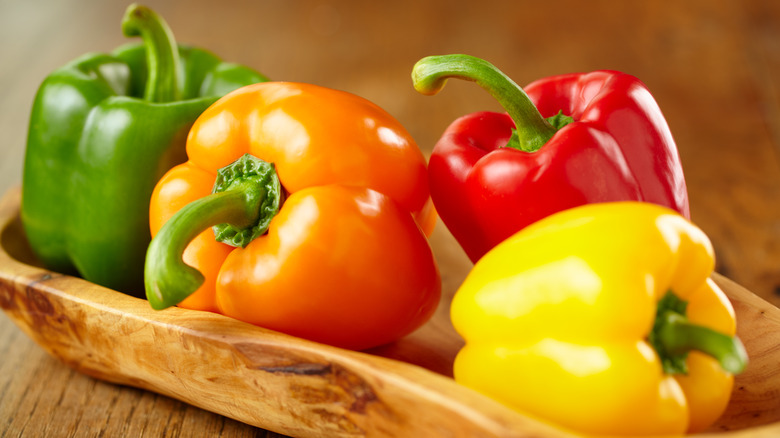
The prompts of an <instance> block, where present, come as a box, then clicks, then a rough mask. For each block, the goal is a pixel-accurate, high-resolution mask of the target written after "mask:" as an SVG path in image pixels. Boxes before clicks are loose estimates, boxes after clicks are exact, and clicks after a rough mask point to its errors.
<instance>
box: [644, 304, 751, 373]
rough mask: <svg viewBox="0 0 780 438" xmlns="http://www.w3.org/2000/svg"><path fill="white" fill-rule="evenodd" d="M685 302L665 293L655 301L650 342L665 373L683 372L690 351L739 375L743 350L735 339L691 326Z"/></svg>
mask: <svg viewBox="0 0 780 438" xmlns="http://www.w3.org/2000/svg"><path fill="white" fill-rule="evenodd" d="M686 304H687V303H686V302H685V301H682V300H680V299H679V298H678V297H677V296H676V295H674V293H672V292H668V293H667V294H666V296H665V297H664V298H663V299H661V301H659V304H658V313H657V314H656V321H655V325H654V327H653V330H652V332H651V334H650V343H651V344H652V345H653V348H655V350H656V352H657V353H658V355H659V356H660V357H661V361H662V363H663V366H664V372H666V373H667V374H675V373H683V374H684V373H687V365H686V363H685V359H686V358H687V355H688V352H690V351H691V350H696V351H700V352H702V353H705V354H707V355H709V356H712V357H713V358H715V359H716V360H717V361H718V363H719V364H720V366H721V367H722V368H723V370H725V371H727V372H729V373H732V374H739V373H741V372H742V371H743V370H744V369H745V367H746V366H747V362H748V358H747V353H746V352H745V347H744V346H743V345H742V342H740V340H739V338H737V337H736V336H728V335H725V334H723V333H720V332H717V331H715V330H712V329H710V328H707V327H703V326H700V325H697V324H693V323H691V322H690V321H689V320H688V318H686V316H685V307H686Z"/></svg>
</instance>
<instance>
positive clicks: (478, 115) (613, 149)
mask: <svg viewBox="0 0 780 438" xmlns="http://www.w3.org/2000/svg"><path fill="white" fill-rule="evenodd" d="M449 79H460V80H467V81H472V82H475V83H476V84H477V85H479V86H480V87H482V88H484V89H485V90H486V91H487V92H489V93H490V94H491V95H492V96H493V97H494V98H495V99H496V100H497V101H498V102H499V103H500V104H501V106H502V107H503V108H504V109H505V110H506V112H505V113H498V112H492V111H479V112H475V113H472V114H467V115H464V116H462V117H460V118H458V119H457V120H455V121H453V122H452V124H451V125H450V126H449V127H448V128H447V129H446V130H445V131H444V133H443V134H442V136H441V138H440V139H439V140H438V141H437V142H436V145H435V146H434V148H433V152H432V154H431V157H430V160H429V164H428V166H429V172H428V175H429V182H430V189H431V198H432V199H433V203H434V205H435V207H436V210H437V211H438V212H439V215H440V216H441V219H442V221H443V222H444V224H445V225H446V226H447V228H448V229H449V230H450V232H451V233H452V235H453V236H454V237H455V239H456V240H457V241H458V243H459V244H460V245H461V247H462V248H463V250H464V251H465V252H466V254H467V255H468V257H469V258H470V259H471V261H472V262H476V261H477V260H479V259H480V258H481V257H482V256H483V255H484V254H485V253H486V252H488V251H489V250H490V249H491V248H493V247H494V246H496V245H497V244H499V243H500V242H502V241H503V240H504V239H506V238H508V237H509V236H511V235H512V234H514V233H516V232H517V231H519V230H521V229H523V228H524V227H526V226H528V225H530V224H532V223H534V222H536V221H538V220H540V219H542V218H544V217H546V216H549V215H551V214H553V213H556V212H558V211H561V210H566V209H568V208H573V207H576V206H579V205H583V204H587V203H594V202H614V201H644V202H651V203H654V204H658V205H661V206H665V207H669V208H671V209H673V210H676V211H677V212H679V213H680V214H682V215H683V216H686V217H688V216H689V213H688V194H687V188H686V185H685V179H684V177H683V169H682V165H681V163H680V158H679V155H678V153H677V147H676V145H675V143H674V139H673V138H672V135H671V132H670V130H669V127H668V125H667V123H666V121H665V120H664V117H663V115H662V114H661V110H660V108H659V107H658V104H657V103H656V102H655V100H654V99H653V96H652V95H651V94H650V92H649V91H648V89H647V87H646V86H645V85H644V84H643V83H642V82H641V81H640V80H639V79H637V78H635V77H633V76H631V75H628V74H625V73H621V72H616V71H607V70H600V71H594V72H589V73H576V74H564V75H557V76H551V77H547V78H543V79H539V80H536V81H534V82H532V83H531V84H529V85H528V86H526V87H525V88H521V87H520V86H519V85H517V84H516V83H515V82H514V81H513V80H512V79H511V78H509V77H508V76H507V75H506V74H504V73H503V72H502V71H500V70H499V69H498V68H496V67H495V66H494V65H492V64H491V63H489V62H487V61H485V60H483V59H480V58H476V57H473V56H469V55H461V54H452V55H442V56H429V57H425V58H423V59H421V60H419V61H418V62H417V63H416V64H415V66H414V68H413V70H412V82H413V85H414V88H415V89H416V90H417V91H419V92H420V93H422V94H425V95H434V94H436V93H438V92H440V91H441V90H442V88H443V87H444V86H445V84H446V82H447V81H448V80H449Z"/></svg>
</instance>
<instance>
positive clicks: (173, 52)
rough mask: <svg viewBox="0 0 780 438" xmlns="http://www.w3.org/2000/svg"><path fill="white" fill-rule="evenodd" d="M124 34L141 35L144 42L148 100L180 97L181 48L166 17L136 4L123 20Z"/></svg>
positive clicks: (146, 97)
mask: <svg viewBox="0 0 780 438" xmlns="http://www.w3.org/2000/svg"><path fill="white" fill-rule="evenodd" d="M122 33H123V34H124V35H125V36H127V37H136V36H140V37H141V38H142V39H143V42H144V48H145V49H146V60H147V61H146V63H147V65H148V69H149V77H148V78H147V81H146V88H145V90H144V100H146V101H149V102H157V103H165V102H174V101H177V100H179V99H180V98H181V96H180V92H179V86H178V81H179V77H180V76H181V71H180V70H181V65H180V63H179V50H178V47H177V45H176V40H175V38H174V36H173V32H172V31H171V28H170V27H168V24H167V23H166V22H165V20H163V18H162V17H161V16H159V15H157V13H156V12H154V11H153V10H151V9H149V8H147V7H145V6H140V5H137V4H132V5H130V6H128V8H127V10H126V11H125V16H124V18H123V19H122Z"/></svg>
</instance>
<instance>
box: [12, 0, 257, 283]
mask: <svg viewBox="0 0 780 438" xmlns="http://www.w3.org/2000/svg"><path fill="white" fill-rule="evenodd" d="M122 30H123V32H124V34H125V35H126V36H128V37H130V36H140V37H141V38H142V41H143V43H142V44H136V43H131V44H128V45H125V46H122V47H120V48H118V49H117V50H116V51H114V52H113V53H111V54H105V53H97V54H86V55H83V56H82V57H79V58H78V59H75V60H74V61H72V62H70V63H68V64H67V65H65V66H63V67H61V68H59V69H58V70H56V71H54V72H53V73H52V74H51V75H49V76H48V77H47V78H46V79H45V80H44V81H43V83H42V84H41V86H40V87H39V89H38V92H37V95H36V97H35V101H34V103H33V108H32V114H31V118H30V126H29V134H28V138H27V149H26V156H25V161H24V171H23V181H22V198H23V201H22V208H21V217H22V222H23V224H24V228H25V231H26V234H27V238H28V239H29V242H30V245H31V247H32V249H33V251H34V253H35V254H36V255H37V257H38V259H40V261H41V262H42V263H43V264H44V265H45V266H46V267H48V268H49V269H52V270H55V271H58V272H63V273H70V274H80V275H81V276H82V277H83V278H85V279H87V280H89V281H91V282H94V283H97V284H100V285H103V286H106V287H109V288H112V289H115V290H118V291H121V292H125V293H128V294H132V295H136V296H143V294H144V288H143V265H144V257H145V253H146V248H147V246H148V244H149V241H150V240H151V235H150V234H149V225H148V217H149V213H148V212H149V199H150V197H151V195H152V189H153V188H154V185H155V183H156V182H157V181H158V180H159V179H160V177H161V176H162V175H163V174H164V173H165V171H167V170H168V169H170V168H171V167H173V166H174V165H175V164H178V163H181V162H183V161H184V160H185V159H186V154H185V150H184V144H185V139H186V136H187V132H188V130H189V128H190V126H191V125H192V123H193V122H194V121H195V119H196V118H197V117H198V115H200V113H201V112H203V110H205V109H206V108H207V107H208V106H209V105H211V104H212V103H214V102H215V101H216V100H217V99H218V98H219V97H221V96H223V95H224V94H226V93H227V92H228V91H232V90H234V89H236V88H238V87H240V86H243V85H247V84H251V83H255V82H259V81H265V80H267V79H266V78H265V77H264V76H262V75H261V74H259V73H257V72H255V71H254V70H252V69H249V68H247V67H244V66H240V65H236V64H230V63H224V62H222V61H220V59H219V58H217V57H216V56H215V55H214V54H212V53H210V52H208V51H205V50H201V49H196V48H191V47H187V46H177V44H176V42H175V41H174V38H173V34H172V33H171V31H170V29H169V28H168V26H167V24H166V23H165V21H164V20H163V19H162V18H161V17H159V16H158V15H157V14H156V13H154V11H152V10H150V9H148V8H145V7H143V6H137V5H132V6H130V7H129V8H128V9H127V12H126V14H125V16H124V18H123V21H122Z"/></svg>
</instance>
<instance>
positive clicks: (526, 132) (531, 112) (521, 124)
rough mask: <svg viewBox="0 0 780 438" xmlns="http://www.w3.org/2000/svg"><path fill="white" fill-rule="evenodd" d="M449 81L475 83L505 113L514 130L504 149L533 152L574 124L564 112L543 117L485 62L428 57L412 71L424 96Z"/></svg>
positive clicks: (517, 88)
mask: <svg viewBox="0 0 780 438" xmlns="http://www.w3.org/2000/svg"><path fill="white" fill-rule="evenodd" d="M449 78H456V79H463V80H467V81H473V82H476V83H477V85H479V86H480V87H482V88H484V89H485V90H486V91H487V92H489V93H490V95H491V96H493V97H494V98H495V99H496V100H497V101H498V102H499V103H500V104H501V106H502V107H503V108H504V110H506V112H507V113H508V114H509V117H511V118H512V121H513V122H514V123H515V129H514V130H513V131H512V137H511V138H510V139H509V142H507V144H506V146H505V147H511V148H514V149H518V150H521V151H524V152H535V151H537V150H539V149H540V148H541V147H542V146H544V145H545V143H547V141H549V140H550V139H551V138H552V137H553V135H555V133H556V132H558V130H559V129H561V128H563V127H564V126H566V125H567V124H569V123H571V122H573V121H574V119H572V118H571V117H569V116H566V115H563V112H559V113H558V114H556V115H554V116H552V117H548V118H544V117H543V116H542V114H541V113H540V112H539V110H538V109H537V108H536V106H535V105H534V103H533V102H532V101H531V99H530V98H529V97H528V95H527V94H526V93H525V91H523V89H522V88H521V87H520V86H519V85H517V84H516V83H515V82H514V81H513V80H512V79H510V78H509V77H508V76H507V75H505V74H504V73H503V72H502V71H501V70H499V69H498V68H496V67H495V66H494V65H493V64H491V63H489V62H487V61H485V60H484V59H480V58H476V57H474V56H469V55H459V54H455V55H441V56H428V57H425V58H423V59H421V60H419V61H417V63H416V64H415V65H414V68H413V69H412V83H413V84H414V88H415V90H417V91H418V92H420V93H422V94H425V95H434V94H436V93H438V92H439V91H441V89H442V88H444V85H445V84H446V83H447V79H449Z"/></svg>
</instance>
